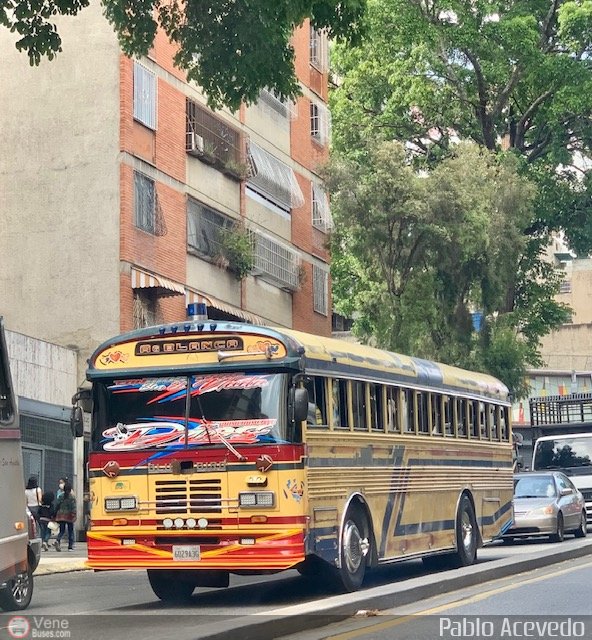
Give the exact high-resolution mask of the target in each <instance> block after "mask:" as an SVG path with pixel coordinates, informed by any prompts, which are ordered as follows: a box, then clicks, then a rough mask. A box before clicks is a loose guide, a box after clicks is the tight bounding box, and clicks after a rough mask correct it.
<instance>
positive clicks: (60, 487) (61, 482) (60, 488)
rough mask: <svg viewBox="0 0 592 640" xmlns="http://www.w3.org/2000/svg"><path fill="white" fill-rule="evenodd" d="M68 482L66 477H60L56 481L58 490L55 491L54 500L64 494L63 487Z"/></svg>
mask: <svg viewBox="0 0 592 640" xmlns="http://www.w3.org/2000/svg"><path fill="white" fill-rule="evenodd" d="M66 482H68V478H60V479H59V481H58V490H57V491H56V497H55V499H56V502H57V501H58V500H59V499H60V498H61V497H62V496H63V495H64V487H65V486H66Z"/></svg>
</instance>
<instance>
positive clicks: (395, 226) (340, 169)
mask: <svg viewBox="0 0 592 640" xmlns="http://www.w3.org/2000/svg"><path fill="white" fill-rule="evenodd" d="M407 155H408V154H407V152H406V149H405V147H404V146H403V145H402V144H401V143H398V142H382V143H377V144H368V145H366V146H365V147H364V148H363V149H361V150H360V153H359V155H358V156H357V157H348V156H344V155H342V156H339V157H335V158H334V159H333V161H332V162H331V163H330V164H329V165H328V166H327V168H326V180H327V185H328V188H329V190H330V192H331V193H332V196H333V197H332V210H333V214H334V218H335V232H334V234H333V238H332V242H333V267H332V272H333V278H334V283H335V286H334V297H335V303H336V308H337V310H338V311H339V312H340V313H343V314H344V315H347V316H350V317H354V318H356V321H355V323H354V331H355V332H356V333H357V334H358V336H359V337H360V338H362V339H363V340H365V341H374V342H375V343H377V344H378V345H379V346H381V347H384V348H388V349H392V350H395V351H400V352H404V353H412V354H414V355H418V356H422V357H425V358H429V359H433V360H440V361H444V362H447V363H450V364H456V365H459V366H464V367H468V368H474V369H479V370H483V371H489V372H490V373H493V374H494V375H497V376H499V377H500V378H501V379H503V380H504V381H505V382H506V384H508V385H509V387H510V388H511V389H512V391H513V392H514V393H515V394H516V395H521V394H522V393H524V391H525V389H524V386H523V380H524V373H525V367H526V365H527V364H531V365H532V364H538V346H539V338H540V336H541V335H544V334H545V333H547V332H548V331H549V330H550V329H552V328H555V327H556V326H558V325H559V324H560V323H561V322H564V321H565V318H566V311H565V308H564V307H563V306H562V305H560V304H557V303H555V302H553V300H552V296H553V294H554V293H555V292H556V291H557V288H558V284H559V282H558V279H557V276H556V275H555V274H554V273H553V272H552V269H551V267H550V266H549V267H548V269H549V270H550V271H547V272H544V269H545V268H546V267H545V263H543V262H542V261H541V260H540V255H539V252H540V243H539V242H536V241H533V240H532V239H530V238H529V237H528V236H526V235H525V234H524V232H523V229H524V227H525V226H527V225H528V223H529V221H530V220H531V219H532V216H533V214H534V212H533V203H534V201H535V196H536V190H535V188H534V186H533V185H532V184H531V183H530V182H529V181H528V180H527V179H526V178H524V177H522V176H521V175H520V174H519V172H518V162H517V161H516V159H515V158H513V157H512V156H511V155H510V154H507V155H505V156H496V155H495V154H493V153H492V152H490V151H488V150H486V149H484V148H480V147H478V146H477V145H475V144H470V143H465V144H461V145H457V146H456V147H455V148H454V150H453V153H451V154H449V155H448V157H446V158H445V159H443V160H442V161H441V162H440V163H439V164H438V165H437V166H435V167H434V168H433V169H432V170H431V171H429V172H428V173H424V174H419V173H418V172H417V171H415V170H414V168H413V167H412V166H411V164H410V163H409V162H408V159H407ZM541 270H543V271H541ZM509 291H510V292H511V295H510V299H509V295H508V292H509ZM473 310H480V311H482V313H483V314H484V318H485V322H484V326H483V328H482V330H481V331H480V332H478V333H477V332H475V331H474V330H473V326H472V316H471V311H473Z"/></svg>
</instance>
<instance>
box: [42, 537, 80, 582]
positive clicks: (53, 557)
mask: <svg viewBox="0 0 592 640" xmlns="http://www.w3.org/2000/svg"><path fill="white" fill-rule="evenodd" d="M85 562H86V542H77V543H76V544H75V545H74V551H68V545H67V544H64V541H63V540H62V550H61V551H56V550H55V549H54V547H53V539H52V540H51V546H50V547H49V551H42V552H41V560H40V561H39V566H38V567H37V569H36V570H35V573H34V575H36V576H42V575H45V574H48V573H66V572H68V571H82V570H83V569H86V565H85Z"/></svg>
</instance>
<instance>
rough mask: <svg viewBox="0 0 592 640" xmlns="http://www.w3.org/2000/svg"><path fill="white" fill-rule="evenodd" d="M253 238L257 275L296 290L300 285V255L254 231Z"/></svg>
mask: <svg viewBox="0 0 592 640" xmlns="http://www.w3.org/2000/svg"><path fill="white" fill-rule="evenodd" d="M253 239H254V252H255V256H254V257H255V272H256V273H257V275H259V276H261V277H262V278H263V279H264V280H270V281H271V282H273V283H274V284H277V285H279V286H280V287H282V288H286V289H290V290H291V291H295V290H297V289H298V288H299V287H300V256H299V255H298V254H297V253H296V252H295V251H294V250H292V249H290V248H289V247H287V246H285V245H284V244H281V243H279V242H276V241H275V240H272V239H271V238H269V237H268V236H264V235H262V234H260V233H255V234H254V236H253Z"/></svg>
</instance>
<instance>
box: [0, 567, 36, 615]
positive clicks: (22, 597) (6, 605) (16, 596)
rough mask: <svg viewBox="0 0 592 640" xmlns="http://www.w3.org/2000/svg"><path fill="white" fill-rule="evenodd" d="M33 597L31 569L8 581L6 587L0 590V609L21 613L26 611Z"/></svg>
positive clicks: (28, 568)
mask: <svg viewBox="0 0 592 640" xmlns="http://www.w3.org/2000/svg"><path fill="white" fill-rule="evenodd" d="M32 597H33V572H32V571H31V567H30V566H27V570H26V571H23V572H22V573H19V574H18V575H17V576H16V578H13V579H12V580H9V581H8V582H7V583H6V587H5V588H4V589H2V590H0V607H2V609H4V611H22V610H23V609H26V608H27V607H28V606H29V604H30V602H31V598H32Z"/></svg>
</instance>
